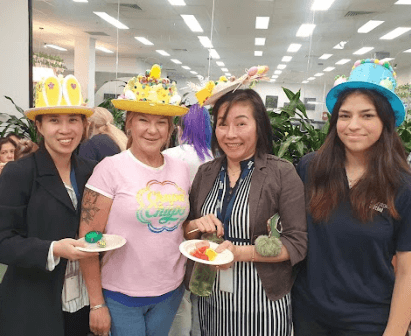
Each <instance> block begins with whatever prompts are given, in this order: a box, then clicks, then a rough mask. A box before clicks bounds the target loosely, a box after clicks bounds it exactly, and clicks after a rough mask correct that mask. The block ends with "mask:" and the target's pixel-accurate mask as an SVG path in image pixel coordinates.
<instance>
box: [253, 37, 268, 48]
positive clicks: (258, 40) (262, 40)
mask: <svg viewBox="0 0 411 336" xmlns="http://www.w3.org/2000/svg"><path fill="white" fill-rule="evenodd" d="M254 41H255V42H254V43H255V45H258V46H263V45H265V37H256V38H255V40H254Z"/></svg>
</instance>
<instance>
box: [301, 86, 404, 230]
mask: <svg viewBox="0 0 411 336" xmlns="http://www.w3.org/2000/svg"><path fill="white" fill-rule="evenodd" d="M352 94H363V95H365V96H367V97H368V99H370V101H371V102H372V103H373V104H374V106H375V108H376V110H377V114H378V116H379V117H380V119H381V121H382V124H383V129H382V133H381V136H380V138H379V139H378V140H377V141H376V142H375V143H374V144H373V145H372V146H371V148H370V149H369V150H368V151H367V168H366V171H365V173H364V175H363V177H362V178H361V179H360V180H359V181H358V183H357V184H356V185H355V186H353V187H352V188H351V189H348V188H347V186H346V173H345V160H346V156H345V147H344V144H343V143H342V141H341V140H340V138H339V137H338V134H337V129H336V126H337V120H338V112H339V110H340V107H341V105H342V104H343V103H344V101H345V100H346V99H347V98H348V97H349V96H351V95H352ZM404 173H406V174H411V171H410V168H409V166H408V164H407V161H406V154H405V150H404V147H403V145H402V143H401V139H400V137H399V136H398V134H397V132H396V131H395V119H394V111H393V110H392V107H391V105H390V104H389V102H388V100H387V99H386V98H385V97H384V96H382V95H381V94H379V93H378V92H376V91H373V90H368V89H350V90H347V91H345V92H343V93H342V94H341V95H340V96H339V98H338V100H337V103H336V104H335V106H334V109H333V111H332V115H331V120H330V128H329V131H328V135H327V138H326V140H325V142H324V144H323V145H322V146H321V148H320V149H319V151H318V153H317V154H316V155H315V157H314V159H313V160H312V161H311V163H310V166H309V175H308V177H309V180H308V190H307V197H308V210H309V212H310V213H311V215H312V217H313V219H314V221H315V222H320V221H327V220H328V219H329V218H330V216H331V214H332V212H333V211H334V210H335V209H336V207H337V206H338V204H339V203H340V202H342V201H346V200H349V202H350V203H351V208H352V210H353V215H354V217H356V218H357V219H359V220H360V221H361V222H363V223H366V222H368V221H370V220H372V219H373V217H374V215H375V213H376V212H375V210H373V207H374V206H375V205H377V203H383V204H385V205H387V206H388V211H389V213H390V215H391V216H392V217H393V218H395V219H399V214H398V211H397V209H396V208H395V204H394V202H395V196H396V194H397V191H398V189H399V187H400V186H401V184H402V182H403V178H404Z"/></svg>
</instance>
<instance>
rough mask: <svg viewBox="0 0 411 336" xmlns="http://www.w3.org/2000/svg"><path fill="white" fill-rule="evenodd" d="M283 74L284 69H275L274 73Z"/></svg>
mask: <svg viewBox="0 0 411 336" xmlns="http://www.w3.org/2000/svg"><path fill="white" fill-rule="evenodd" d="M281 74H282V71H281V70H275V71H274V75H281Z"/></svg>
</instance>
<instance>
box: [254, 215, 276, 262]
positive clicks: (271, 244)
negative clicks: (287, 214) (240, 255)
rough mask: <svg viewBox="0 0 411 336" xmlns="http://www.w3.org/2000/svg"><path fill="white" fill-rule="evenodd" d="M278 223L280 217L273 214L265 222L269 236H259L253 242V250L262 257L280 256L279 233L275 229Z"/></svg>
mask: <svg viewBox="0 0 411 336" xmlns="http://www.w3.org/2000/svg"><path fill="white" fill-rule="evenodd" d="M278 224H281V223H280V216H279V215H278V214H275V215H274V216H272V217H271V218H270V219H269V220H268V221H267V228H268V229H269V235H268V236H266V235H263V236H259V237H258V238H257V239H256V240H255V250H256V251H257V253H258V254H259V255H261V256H263V257H275V256H277V255H279V254H280V252H281V248H282V246H283V243H282V242H281V240H280V233H281V232H282V230H281V231H279V230H278V229H277V226H278Z"/></svg>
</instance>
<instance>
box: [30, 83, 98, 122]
mask: <svg viewBox="0 0 411 336" xmlns="http://www.w3.org/2000/svg"><path fill="white" fill-rule="evenodd" d="M35 94H36V101H35V106H36V107H35V108H32V109H29V110H27V111H25V112H24V114H25V115H26V117H27V118H29V119H31V120H35V118H36V116H37V115H40V114H84V115H85V116H86V117H90V116H91V115H92V114H93V110H92V109H91V108H88V107H86V106H84V105H83V104H84V102H83V97H82V94H81V86H80V83H79V82H78V81H77V79H76V77H74V76H73V75H68V76H66V77H63V76H59V77H56V76H50V77H48V78H45V79H44V80H41V81H40V82H38V83H37V84H36V92H35Z"/></svg>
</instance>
